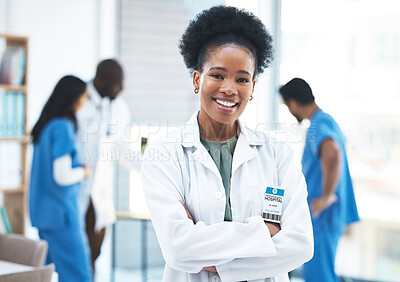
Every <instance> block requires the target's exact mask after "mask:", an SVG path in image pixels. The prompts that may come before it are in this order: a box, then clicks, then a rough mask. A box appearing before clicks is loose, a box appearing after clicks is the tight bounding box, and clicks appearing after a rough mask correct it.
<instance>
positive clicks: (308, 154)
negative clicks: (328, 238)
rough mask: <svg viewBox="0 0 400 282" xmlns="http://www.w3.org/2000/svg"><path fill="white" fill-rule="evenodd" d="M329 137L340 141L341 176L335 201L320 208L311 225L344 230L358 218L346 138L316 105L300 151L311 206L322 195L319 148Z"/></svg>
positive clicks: (331, 119) (320, 228)
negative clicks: (302, 148)
mask: <svg viewBox="0 0 400 282" xmlns="http://www.w3.org/2000/svg"><path fill="white" fill-rule="evenodd" d="M329 138H331V139H333V140H334V141H336V142H337V143H338V144H339V146H340V148H341V152H342V155H341V172H340V179H339V182H338V185H337V188H336V191H335V194H336V196H337V198H338V201H336V202H335V203H334V204H332V205H331V206H329V207H328V208H327V209H326V210H325V211H323V212H322V213H321V214H320V215H319V217H318V218H312V221H313V226H314V229H317V230H324V229H327V228H329V229H330V230H332V229H331V228H333V229H337V230H343V228H344V227H345V226H346V225H348V224H349V223H352V222H355V221H359V220H360V219H359V216H358V211H357V206H356V201H355V197H354V191H353V183H352V180H351V177H350V171H349V166H348V163H347V156H346V151H345V138H344V136H343V134H342V131H341V130H340V128H339V126H338V124H337V123H336V122H335V120H334V119H333V118H332V117H331V116H330V115H328V114H326V113H325V112H323V111H322V110H321V109H318V110H317V111H316V112H315V113H314V115H313V116H312V118H311V124H310V127H309V129H308V131H307V137H306V145H305V148H304V153H303V159H302V170H303V174H304V176H305V179H306V182H307V190H308V198H307V201H308V204H309V206H310V205H311V202H312V200H313V199H315V198H319V197H321V195H322V167H321V158H320V155H319V149H320V145H321V144H322V142H323V141H324V140H326V139H329Z"/></svg>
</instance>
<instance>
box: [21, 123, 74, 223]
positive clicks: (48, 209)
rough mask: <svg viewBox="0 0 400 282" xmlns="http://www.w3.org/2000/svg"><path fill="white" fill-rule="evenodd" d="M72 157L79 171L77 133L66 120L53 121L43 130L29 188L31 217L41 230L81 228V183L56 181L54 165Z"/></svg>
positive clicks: (36, 148)
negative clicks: (61, 184)
mask: <svg viewBox="0 0 400 282" xmlns="http://www.w3.org/2000/svg"><path fill="white" fill-rule="evenodd" d="M66 154H69V155H70V156H71V159H72V167H79V166H81V163H80V161H79V159H78V154H77V148H76V142H75V130H74V126H73V124H72V122H71V121H69V120H68V119H66V118H54V119H52V120H51V121H50V122H49V123H47V125H46V126H45V127H44V128H43V130H42V132H41V133H40V136H39V140H38V142H37V143H36V144H34V152H33V160H32V168H31V179H30V187H29V213H30V217H31V222H32V225H33V226H35V227H37V228H39V229H53V228H59V227H64V226H77V227H79V224H80V223H79V222H78V221H79V213H78V197H79V193H80V188H81V183H80V182H78V183H76V184H73V185H68V186H60V185H58V184H57V183H56V182H55V180H54V173H53V162H54V160H55V159H57V158H59V157H62V156H64V155H66Z"/></svg>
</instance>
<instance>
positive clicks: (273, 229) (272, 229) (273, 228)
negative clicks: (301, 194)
mask: <svg viewBox="0 0 400 282" xmlns="http://www.w3.org/2000/svg"><path fill="white" fill-rule="evenodd" d="M179 202H181V204H182V206H183V207H184V208H185V211H186V214H187V216H188V218H189V219H190V220H191V221H193V217H192V215H191V214H190V212H189V210H188V209H187V208H186V206H185V204H184V203H183V201H179ZM265 225H266V226H267V227H268V230H269V233H270V235H271V237H274V235H276V234H277V233H278V232H279V231H280V230H281V226H280V224H277V223H273V222H265ZM203 270H205V271H210V272H214V273H217V268H216V267H215V266H206V267H203Z"/></svg>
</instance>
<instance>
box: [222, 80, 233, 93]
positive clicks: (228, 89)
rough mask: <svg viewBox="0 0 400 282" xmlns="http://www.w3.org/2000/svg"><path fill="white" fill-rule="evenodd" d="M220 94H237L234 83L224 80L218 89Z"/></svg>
mask: <svg viewBox="0 0 400 282" xmlns="http://www.w3.org/2000/svg"><path fill="white" fill-rule="evenodd" d="M220 92H223V93H225V94H226V95H235V94H237V88H236V85H235V82H234V81H231V80H228V79H227V80H225V81H224V83H223V84H222V86H221V88H220Z"/></svg>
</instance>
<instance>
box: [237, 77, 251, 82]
mask: <svg viewBox="0 0 400 282" xmlns="http://www.w3.org/2000/svg"><path fill="white" fill-rule="evenodd" d="M237 82H240V83H247V82H249V80H248V79H247V78H239V79H238V80H237Z"/></svg>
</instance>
